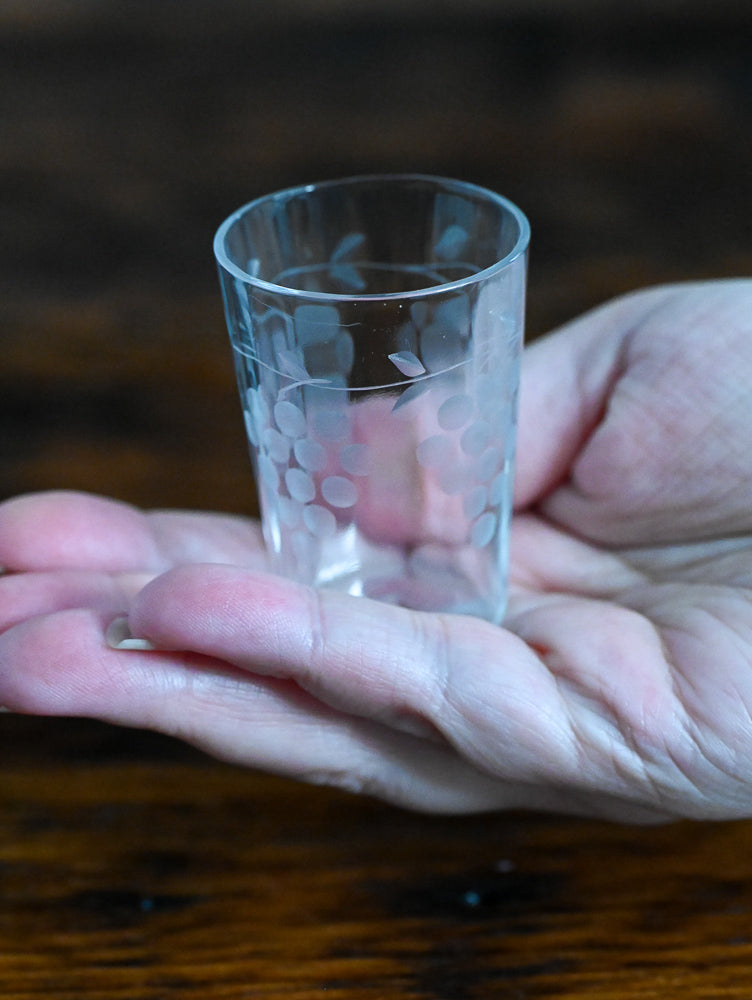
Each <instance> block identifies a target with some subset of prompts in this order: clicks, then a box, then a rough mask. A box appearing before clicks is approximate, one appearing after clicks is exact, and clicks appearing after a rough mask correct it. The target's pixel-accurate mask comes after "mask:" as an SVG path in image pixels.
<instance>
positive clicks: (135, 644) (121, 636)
mask: <svg viewBox="0 0 752 1000" xmlns="http://www.w3.org/2000/svg"><path fill="white" fill-rule="evenodd" d="M104 638H105V641H106V643H107V645H108V646H111V647H112V649H145V650H150V649H156V646H154V645H153V644H152V643H151V642H149V640H148V639H138V638H136V636H134V635H132V634H131V629H130V625H129V624H128V619H127V618H125V617H123V618H116V619H115V620H114V621H113V622H110V624H109V625H108V627H107V631H106V632H105V634H104Z"/></svg>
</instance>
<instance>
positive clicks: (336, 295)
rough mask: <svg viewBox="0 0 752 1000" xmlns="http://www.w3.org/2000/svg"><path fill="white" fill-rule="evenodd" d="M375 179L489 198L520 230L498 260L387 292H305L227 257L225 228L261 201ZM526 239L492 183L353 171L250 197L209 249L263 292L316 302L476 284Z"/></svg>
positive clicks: (522, 224)
mask: <svg viewBox="0 0 752 1000" xmlns="http://www.w3.org/2000/svg"><path fill="white" fill-rule="evenodd" d="M374 181H377V182H388V183H392V184H393V183H400V182H401V183H408V182H410V183H412V182H415V181H421V182H423V183H428V184H432V185H434V186H435V187H436V188H437V189H438V188H443V189H444V190H447V191H453V192H455V193H457V194H465V195H474V196H475V197H476V198H482V199H483V200H484V201H487V202H489V203H493V204H495V205H497V206H498V207H500V208H502V209H504V210H505V211H506V212H508V213H509V214H510V215H511V216H512V217H513V218H514V219H515V221H516V222H517V226H518V235H517V239H516V240H515V244H514V246H513V247H512V249H511V250H510V251H509V252H508V253H506V254H505V255H504V256H503V257H500V258H499V260H497V261H494V263H493V264H489V266H488V267H484V268H482V269H481V270H480V271H477V272H476V273H475V274H470V275H467V276H465V277H464V278H456V279H453V280H451V281H443V282H441V283H440V284H438V285H426V287H425V288H416V289H411V290H409V291H402V292H386V293H373V292H366V293H358V292H315V291H306V290H305V289H302V288H291V287H290V286H289V285H280V284H277V283H276V282H274V281H267V280H266V279H264V278H259V277H257V276H255V275H253V274H250V273H249V272H248V271H246V270H244V269H243V268H242V267H239V266H238V265H237V264H235V263H234V262H233V261H232V260H230V258H229V256H228V254H227V251H226V250H225V239H226V236H227V233H228V232H229V230H230V229H231V228H232V226H233V225H235V223H236V222H238V221H239V220H240V219H241V218H242V217H243V216H244V215H247V214H248V212H250V211H251V210H252V209H254V208H256V207H258V206H259V205H263V204H265V203H267V202H270V201H275V200H277V199H281V198H285V199H291V198H294V197H297V196H299V195H303V194H312V193H313V192H314V191H317V190H321V189H322V188H328V187H329V188H331V187H345V186H351V185H352V186H354V185H356V184H364V183H369V182H370V183H373V182H374ZM529 243H530V223H529V222H528V219H527V216H526V215H525V213H524V212H523V211H522V210H521V209H520V208H518V207H517V205H515V204H514V202H512V201H510V200H509V199H508V198H505V197H504V196H503V195H500V194H498V193H497V192H495V191H493V190H491V189H490V188H486V187H483V186H482V185H479V184H474V183H471V182H470V181H461V180H454V179H452V178H450V177H441V176H438V175H434V174H420V173H416V174H411V173H387V174H355V175H352V176H349V177H342V178H333V179H331V180H323V181H316V182H313V183H310V184H298V185H295V186H293V187H288V188H280V189H279V190H278V191H272V192H270V193H269V194H264V195H261V196H260V197H258V198H253V199H252V200H251V201H249V202H246V204H245V205H241V206H240V208H237V209H236V210H235V211H234V212H232V213H231V214H230V215H229V216H228V217H227V218H226V219H225V220H224V222H222V223H221V225H220V226H219V228H218V229H217V231H216V233H215V235H214V244H213V248H214V257H215V259H216V261H217V264H218V265H219V266H220V267H221V268H223V269H224V270H225V271H227V272H228V273H229V274H231V275H233V276H234V277H235V278H239V279H240V280H241V281H243V282H244V283H245V284H247V285H250V286H252V287H254V288H258V289H259V290H263V291H265V292H270V293H273V294H275V295H284V296H286V297H289V298H300V299H306V300H308V301H310V300H314V301H318V302H368V301H371V302H374V301H376V302H380V301H383V300H395V299H416V298H423V297H424V296H426V295H441V294H444V293H446V292H451V291H455V290H459V289H463V288H467V287H468V285H474V284H477V283H478V282H481V281H485V280H487V279H488V278H490V277H492V276H493V275H494V274H496V273H498V272H500V271H503V270H504V269H505V268H507V267H509V265H510V264H512V263H514V261H516V260H517V259H518V258H520V257H522V256H523V255H524V254H525V253H526V251H527V248H528V245H529Z"/></svg>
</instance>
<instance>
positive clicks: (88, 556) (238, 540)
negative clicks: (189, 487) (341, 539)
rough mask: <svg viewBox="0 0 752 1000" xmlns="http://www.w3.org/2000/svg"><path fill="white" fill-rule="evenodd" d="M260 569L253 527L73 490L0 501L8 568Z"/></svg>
mask: <svg viewBox="0 0 752 1000" xmlns="http://www.w3.org/2000/svg"><path fill="white" fill-rule="evenodd" d="M190 561H201V562H235V563H239V564H242V565H248V566H256V567H261V566H263V565H264V564H265V556H264V554H263V542H262V539H261V535H260V532H259V529H258V526H257V525H256V524H255V522H253V521H250V520H248V519H245V518H241V517H232V516H229V515H218V514H200V513H184V512H178V511H175V512H170V511H156V512H153V513H150V514H147V513H143V512H141V511H139V510H138V509H136V508H135V507H132V506H130V505H128V504H125V503H121V502H118V501H115V500H108V499H105V498H103V497H98V496H93V495H91V494H85V493H75V492H65V491H60V492H47V493H37V494H30V495H27V496H22V497H16V498H14V499H12V500H7V501H5V503H3V504H0V566H3V567H4V568H5V570H6V571H7V570H11V571H18V570H50V569H57V568H66V569H87V570H98V571H101V572H115V573H125V572H141V571H148V570H150V571H153V572H160V571H162V570H164V569H167V568H169V567H170V566H173V565H176V564H180V563H183V562H190Z"/></svg>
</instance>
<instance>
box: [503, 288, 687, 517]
mask: <svg viewBox="0 0 752 1000" xmlns="http://www.w3.org/2000/svg"><path fill="white" fill-rule="evenodd" d="M666 294H667V293H666V291H665V290H657V291H655V292H650V293H642V294H640V295H635V296H626V297H625V298H623V299H620V300H617V301H615V302H611V303H609V304H607V305H605V306H601V307H600V308H598V309H595V310H593V311H592V312H590V313H587V314H586V315H584V316H582V317H580V318H579V319H577V320H575V321H574V322H572V323H569V324H567V325H566V326H564V327H562V328H561V329H560V330H558V331H556V332H555V333H552V334H550V335H549V336H547V337H544V338H542V339H541V340H538V341H535V342H534V343H533V344H531V345H530V346H529V347H528V348H526V350H525V352H524V354H523V358H522V371H521V376H520V404H519V410H520V412H519V424H518V432H517V437H518V446H517V460H516V473H515V505H516V507H517V508H524V507H526V506H530V505H532V504H534V503H538V502H540V501H541V500H542V499H544V498H545V497H547V496H548V495H549V494H550V493H551V492H553V491H554V490H555V489H556V488H557V487H559V486H561V484H562V483H565V482H566V481H567V479H568V478H569V474H570V471H571V465H572V463H573V461H574V459H575V458H576V456H577V455H578V454H579V452H580V450H581V449H582V447H583V445H584V443H585V442H586V441H587V439H588V437H589V435H590V434H591V433H592V432H593V430H594V429H595V427H596V426H597V424H598V421H599V420H600V419H601V417H602V416H603V412H604V408H605V406H606V402H607V400H608V396H609V393H610V391H611V390H612V388H613V385H614V382H615V380H616V379H617V378H618V376H619V374H620V372H621V369H622V366H623V357H622V343H623V339H624V337H625V335H626V334H628V332H629V331H630V330H631V329H632V328H633V326H634V325H635V323H637V322H639V321H640V320H641V318H642V316H643V315H645V314H646V313H648V312H649V311H650V310H651V309H653V308H655V307H656V304H657V302H659V301H662V299H663V297H664V296H665V295H666Z"/></svg>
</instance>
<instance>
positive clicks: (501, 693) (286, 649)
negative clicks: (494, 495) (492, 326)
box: [0, 281, 752, 821]
mask: <svg viewBox="0 0 752 1000" xmlns="http://www.w3.org/2000/svg"><path fill="white" fill-rule="evenodd" d="M750 386H752V282H749V281H736V282H716V283H707V284H698V285H686V286H674V287H670V288H662V289H655V290H651V291H646V292H642V293H639V294H636V295H633V296H629V297H626V298H624V299H620V300H617V301H616V302H614V303H611V304H610V305H608V306H605V307H603V308H602V309H600V310H597V311H596V312H594V313H591V314H588V315H587V316H585V317H583V318H582V319H580V320H578V321H576V322H574V323H572V324H570V326H568V327H566V328H564V329H562V330H560V331H558V332H557V333H556V334H554V335H552V336H550V337H548V338H545V339H544V340H542V341H540V342H538V343H536V344H535V345H533V346H532V347H531V348H529V349H528V351H527V352H526V356H525V360H524V369H523V394H522V412H521V419H520V438H519V448H518V454H519V460H518V475H517V491H516V495H517V502H516V506H517V514H516V516H515V520H514V526H513V541H512V584H513V585H512V594H511V599H510V605H509V612H508V616H507V620H506V622H505V627H504V628H499V627H496V626H493V625H490V624H488V623H486V622H482V621H479V620H477V619H474V618H471V617H463V616H442V615H433V614H426V613H418V612H412V611H407V610H404V609H401V608H395V607H391V606H388V605H382V604H378V603H376V602H371V601H368V600H365V599H362V598H351V597H347V596H343V595H339V594H335V593H328V592H325V591H313V590H310V589H309V588H306V587H302V586H300V585H297V584H295V583H292V582H290V581H287V580H283V579H281V578H279V577H275V576H272V575H270V574H269V573H267V572H265V569H264V566H265V561H264V554H263V546H262V544H261V540H260V535H259V532H258V528H257V526H256V525H255V524H254V523H253V522H250V521H246V520H244V519H241V518H231V517H224V516H220V515H208V514H206V515H202V514H186V513H179V512H155V513H150V514H142V513H140V512H138V511H135V510H133V509H132V508H130V507H127V506H124V505H122V504H118V503H115V502H114V501H108V500H104V499H100V498H96V497H91V496H84V495H80V494H59V493H58V494H55V493H51V494H40V495H36V496H31V497H25V498H19V499H16V500H12V501H8V502H6V504H4V505H2V506H0V564H2V565H4V566H5V567H6V570H7V571H8V572H6V575H4V576H3V577H2V579H0V703H2V704H4V705H6V706H7V707H8V708H10V709H11V710H16V711H25V712H35V713H42V714H70V715H86V716H93V717H98V718H102V719H106V720H109V721H112V722H116V723H122V724H127V725H136V726H145V727H151V728H155V729H159V730H162V731H164V732H167V733H171V734H173V735H176V736H178V737H180V738H183V739H186V740H188V741H190V742H192V743H195V744H197V745H199V746H201V747H203V748H204V749H206V750H208V751H209V752H211V753H214V754H216V755H218V756H221V757H224V758H227V759H230V760H233V761H237V762H241V763H246V764H248V765H252V766H256V767H261V768H265V769H269V770H273V771H276V772H279V773H284V774H289V775H292V776H294V777H299V778H302V779H305V780H308V781H316V782H324V783H330V784H336V785H339V786H341V787H346V788H351V789H353V790H359V791H366V792H369V793H372V794H376V795H378V796H381V797H383V798H385V799H388V800H390V801H393V802H396V803H399V804H402V805H406V806H411V807H415V808H420V809H426V810H434V811H455V812H460V811H468V810H479V809H499V808H510V807H525V808H528V807H531V808H543V809H555V810H560V811H567V812H578V813H582V814H590V815H603V816H609V817H612V818H616V819H623V820H631V821H650V820H660V819H666V818H670V817H674V816H692V817H703V818H721V817H734V816H748V815H752V777H750V775H752V599H751V598H752V461H750V459H751V458H752V393H750ZM125 614H127V615H128V627H129V630H130V631H126V627H125V625H124V623H123V622H122V621H121V620H119V616H122V615H125ZM113 619H115V624H114V625H112V624H111V623H112V622H113ZM108 626H109V639H110V644H108V643H107V642H106V641H105V634H106V633H107V632H108ZM132 635H133V636H137V637H139V639H144V640H146V641H145V642H133V641H131V639H130V636H132ZM118 643H120V644H121V646H124V647H125V648H124V649H123V648H120V649H117V648H112V645H111V644H115V645H116V644H118ZM129 647H130V648H129Z"/></svg>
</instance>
